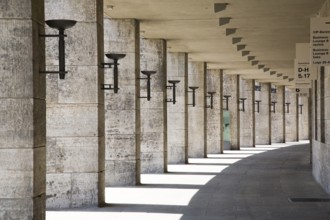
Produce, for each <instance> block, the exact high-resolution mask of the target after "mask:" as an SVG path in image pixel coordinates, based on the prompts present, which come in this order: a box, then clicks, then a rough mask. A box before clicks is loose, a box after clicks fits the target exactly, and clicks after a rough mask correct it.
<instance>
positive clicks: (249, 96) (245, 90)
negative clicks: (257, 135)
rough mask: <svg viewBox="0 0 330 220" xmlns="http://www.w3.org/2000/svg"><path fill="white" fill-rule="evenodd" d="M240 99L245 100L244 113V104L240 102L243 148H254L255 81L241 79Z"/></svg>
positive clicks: (241, 141)
mask: <svg viewBox="0 0 330 220" xmlns="http://www.w3.org/2000/svg"><path fill="white" fill-rule="evenodd" d="M239 85H240V96H239V97H240V98H245V100H244V112H243V103H242V100H241V101H240V111H239V112H240V143H241V147H252V146H253V118H254V117H253V115H254V99H253V98H254V97H253V96H254V95H253V93H254V81H253V80H244V79H242V78H240V83H239Z"/></svg>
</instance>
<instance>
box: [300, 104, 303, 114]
mask: <svg viewBox="0 0 330 220" xmlns="http://www.w3.org/2000/svg"><path fill="white" fill-rule="evenodd" d="M303 106H304V105H302V104H300V105H299V114H301V115H302V107H303Z"/></svg>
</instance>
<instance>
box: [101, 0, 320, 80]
mask: <svg viewBox="0 0 330 220" xmlns="http://www.w3.org/2000/svg"><path fill="white" fill-rule="evenodd" d="M223 3H227V5H223ZM323 3H324V0H226V1H223V0H222V1H221V0H104V13H105V16H106V17H110V18H133V19H137V20H140V22H141V36H142V37H143V38H154V39H165V40H167V43H168V51H169V52H187V53H189V60H190V61H202V62H207V63H208V68H209V69H215V68H217V69H224V71H225V73H227V74H240V75H242V77H243V78H247V79H256V80H259V81H262V82H272V83H274V84H279V85H292V84H293V82H294V81H292V78H293V60H294V57H295V44H296V43H306V42H309V23H310V18H311V17H314V16H316V15H317V12H318V11H319V10H320V8H321V6H322V4H323ZM215 4H216V5H217V6H224V7H225V9H224V10H222V11H219V12H215ZM220 18H224V19H222V20H221V21H224V23H226V22H225V21H228V20H229V23H227V24H224V25H219V23H220V20H219V19H220ZM229 32H234V33H231V34H229ZM233 38H234V39H236V40H238V41H239V40H240V42H238V43H235V44H234V42H233ZM238 45H240V46H238ZM243 51H244V52H243ZM242 53H244V55H243V54H242ZM252 61H254V63H252ZM256 61H258V63H257V64H256ZM253 64H254V65H253Z"/></svg>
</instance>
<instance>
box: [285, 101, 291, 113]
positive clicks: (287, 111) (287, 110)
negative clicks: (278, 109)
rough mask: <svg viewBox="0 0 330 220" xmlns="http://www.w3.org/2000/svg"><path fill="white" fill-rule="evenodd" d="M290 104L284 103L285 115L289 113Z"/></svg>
mask: <svg viewBox="0 0 330 220" xmlns="http://www.w3.org/2000/svg"><path fill="white" fill-rule="evenodd" d="M290 104H291V103H290V102H287V103H285V106H286V111H285V112H286V113H290Z"/></svg>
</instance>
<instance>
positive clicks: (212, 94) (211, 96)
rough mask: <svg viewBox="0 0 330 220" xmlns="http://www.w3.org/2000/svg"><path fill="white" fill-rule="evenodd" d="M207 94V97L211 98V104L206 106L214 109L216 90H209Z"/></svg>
mask: <svg viewBox="0 0 330 220" xmlns="http://www.w3.org/2000/svg"><path fill="white" fill-rule="evenodd" d="M207 94H209V95H207V96H206V98H210V105H206V108H210V109H213V96H214V94H215V92H207Z"/></svg>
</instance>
